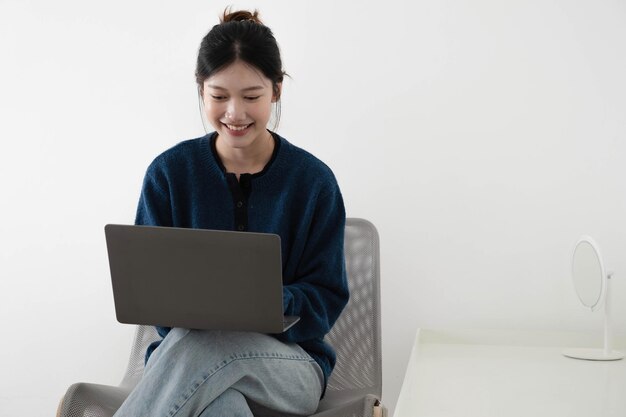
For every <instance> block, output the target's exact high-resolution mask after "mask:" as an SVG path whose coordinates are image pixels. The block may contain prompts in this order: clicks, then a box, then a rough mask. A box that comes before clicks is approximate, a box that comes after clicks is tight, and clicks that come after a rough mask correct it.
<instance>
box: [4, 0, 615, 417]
mask: <svg viewBox="0 0 626 417" xmlns="http://www.w3.org/2000/svg"><path fill="white" fill-rule="evenodd" d="M226 4H227V3H222V2H208V1H185V2H157V3H155V2H148V1H133V2H122V1H112V2H82V1H70V0H60V1H56V2H45V1H30V2H27V1H22V0H15V1H11V0H1V1H0V51H2V58H1V65H0V118H1V122H0V140H1V141H2V142H1V144H2V146H1V148H0V149H1V151H0V193H1V194H0V195H1V198H2V202H1V204H0V210H1V211H0V219H1V221H0V278H1V279H0V318H1V320H2V328H3V332H2V334H1V336H0V414H1V415H22V416H39V415H52V414H53V413H54V410H55V408H56V405H57V402H58V400H59V398H60V397H61V395H62V394H63V393H64V391H65V389H66V388H67V386H69V385H70V384H71V383H73V382H76V381H90V382H97V383H103V384H117V383H118V382H119V380H120V378H121V376H122V374H123V371H124V367H125V363H126V359H127V355H128V349H129V345H130V338H131V333H132V329H131V327H130V326H125V325H121V324H118V323H117V322H116V321H115V315H114V309H113V300H112V294H111V289H110V283H109V276H108V269H107V268H108V266H107V260H106V250H105V245H104V234H103V226H104V224H105V223H109V222H119V223H131V222H132V221H133V219H134V210H135V205H136V203H137V199H138V195H139V189H140V185H141V180H142V176H143V173H144V170H145V168H146V167H147V165H148V163H149V162H150V161H151V160H152V158H153V157H154V156H156V155H157V154H158V153H159V152H161V151H163V150H164V149H166V148H167V147H169V146H172V145H173V144H175V143H177V142H178V141H181V140H183V139H188V138H193V137H197V136H200V135H202V134H203V130H202V125H201V122H200V118H199V116H198V108H197V101H196V95H195V94H196V93H195V85H194V77H193V72H194V63H195V55H196V52H197V48H198V45H199V42H200V40H201V38H202V36H204V34H205V33H206V32H207V31H208V30H209V29H210V27H211V26H212V25H213V24H215V23H217V15H218V13H219V12H220V11H221V10H222V9H223V8H224V6H225V5H226ZM362 4H363V3H362V2H356V1H355V2H337V1H332V2H331V1H326V0H324V1H320V0H317V1H307V2H292V1H276V0H273V1H261V0H259V1H257V2H245V3H244V2H242V3H237V4H235V6H237V7H258V8H259V9H260V11H261V16H262V18H264V19H265V21H266V23H267V24H268V25H269V26H270V27H272V29H273V30H274V33H275V35H276V37H277V39H278V41H279V43H280V46H281V50H282V52H283V57H284V64H285V68H286V70H287V72H288V73H289V74H291V76H292V77H293V79H287V81H286V82H285V88H284V96H283V116H282V123H281V126H280V127H279V129H278V132H279V133H281V134H282V135H284V136H285V137H287V138H288V139H290V140H291V141H292V142H294V143H296V144H298V145H300V146H302V147H304V148H306V149H308V150H310V151H312V152H313V153H314V154H316V155H318V156H319V157H320V158H322V159H323V160H325V161H326V162H327V163H328V164H329V165H330V166H331V167H332V168H333V169H334V171H335V173H336V174H337V177H338V179H339V181H340V185H341V187H342V190H343V193H344V197H345V201H346V206H347V211H348V215H349V216H353V217H365V218H368V219H370V220H371V221H373V222H374V223H375V224H376V225H377V226H378V228H379V231H380V236H381V250H382V273H383V277H382V280H383V281H382V290H383V300H382V302H383V340H384V346H383V347H384V385H385V388H384V392H383V396H384V400H385V403H386V404H387V405H388V407H389V408H390V410H391V411H392V410H393V407H394V404H395V401H396V398H397V395H398V392H399V389H400V384H401V381H402V377H403V373H404V370H403V369H404V366H405V364H406V361H407V359H408V353H409V349H410V345H411V342H412V339H413V335H414V331H415V329H416V328H417V327H420V326H421V327H481V328H516V329H563V330H584V331H590V332H591V331H593V332H597V333H599V329H600V323H601V316H600V315H599V314H593V315H592V314H590V313H588V312H587V311H586V310H584V309H583V308H582V307H580V306H579V305H578V304H577V300H576V296H575V294H574V292H573V290H572V288H571V285H570V281H569V277H568V265H569V255H570V251H571V249H572V245H573V243H574V242H575V240H576V239H577V238H578V236H579V235H580V234H582V233H589V234H592V235H593V236H595V238H596V239H597V240H598V241H599V243H600V244H601V246H602V249H603V251H604V255H605V258H606V263H607V264H608V265H609V266H610V267H611V268H612V269H613V270H614V271H615V273H616V275H615V280H614V300H615V303H614V304H615V316H616V317H615V326H616V328H617V330H618V331H620V332H622V333H623V332H625V331H626V258H625V257H624V254H625V251H626V233H625V232H626V224H625V222H624V216H625V215H626V165H625V164H624V156H625V155H626V118H625V117H624V115H625V114H626V81H625V77H624V75H623V74H626V54H624V51H625V50H626V26H625V25H624V24H623V23H624V22H625V21H626V5H625V4H624V3H623V2H622V1H619V0H615V1H608V0H603V1H591V0H588V1H571V0H556V1H552V2H545V1H541V0H533V1H521V0H520V1H508V2H502V1H488V0H471V1H469V0H466V1H463V0H448V1H440V2H409V1H406V2H403V1H399V0H394V1H386V2H384V3H381V4H380V5H376V6H368V7H364V6H363V5H362ZM599 342H600V340H599Z"/></svg>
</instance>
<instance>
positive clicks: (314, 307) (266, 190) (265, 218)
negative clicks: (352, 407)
mask: <svg viewBox="0 0 626 417" xmlns="http://www.w3.org/2000/svg"><path fill="white" fill-rule="evenodd" d="M270 133H272V136H273V137H274V140H275V143H276V146H275V149H274V154H273V156H272V159H271V161H270V162H269V163H268V165H267V166H266V167H265V169H264V170H263V171H262V172H261V173H257V174H253V175H247V174H243V175H242V176H241V179H240V181H239V183H241V184H244V183H245V185H244V187H245V188H246V190H245V193H243V194H241V193H239V191H238V190H237V189H236V187H238V186H240V184H239V183H237V182H236V180H235V181H233V179H234V174H230V173H228V174H227V173H226V172H225V170H224V166H223V165H222V163H221V161H220V160H219V157H218V156H217V152H216V151H215V138H216V136H217V134H216V132H212V133H209V134H207V135H206V136H203V137H201V138H197V139H191V140H187V141H184V142H181V143H179V144H178V145H176V146H174V147H172V148H170V149H168V150H167V151H165V152H163V153H162V154H161V155H159V156H157V157H156V158H155V159H154V161H153V162H152V163H151V164H150V166H149V167H148V170H147V172H146V175H145V178H144V182H143V187H142V190H141V196H140V199H139V205H138V208H137V216H136V219H135V224H139V225H152V226H169V227H186V228H198V229H217V230H247V231H251V232H265V233H275V234H278V235H279V236H280V238H281V245H282V248H281V249H282V262H283V284H284V287H283V288H284V290H283V304H284V311H285V314H286V315H295V316H300V317H301V319H300V321H299V322H298V323H297V324H296V325H294V326H293V327H292V328H291V329H289V330H288V331H286V332H285V333H282V334H279V335H274V336H275V337H276V338H278V339H279V340H281V341H284V342H287V343H290V342H295V343H298V344H299V345H300V346H301V347H302V348H303V349H304V350H306V351H307V352H308V353H309V354H310V355H311V357H312V358H313V359H314V360H315V361H316V362H317V363H318V364H319V365H320V367H321V369H322V371H323V372H324V376H325V380H326V381H327V380H328V376H329V375H330V373H331V372H332V369H333V367H334V365H335V361H336V356H335V352H334V351H333V349H332V348H331V347H330V346H329V345H328V344H327V343H326V342H324V340H323V338H324V335H326V334H327V333H328V332H329V331H330V329H331V327H332V326H333V324H334V323H335V321H336V320H337V318H338V317H339V314H340V313H341V311H342V310H343V308H344V307H345V305H346V304H347V302H348V296H349V295H348V285H347V280H346V271H345V263H344V256H343V242H344V227H345V209H344V204H343V199H342V196H341V192H340V190H339V186H338V185H337V181H336V179H335V177H334V175H333V173H332V171H331V170H330V168H328V167H327V166H326V165H325V164H324V163H323V162H321V161H320V160H319V159H317V158H316V157H314V156H313V155H311V154H310V153H308V152H306V151H304V150H302V149H300V148H298V147H296V146H294V145H292V144H291V143H289V142H288V141H287V140H286V139H285V138H283V137H281V136H280V135H278V134H276V133H274V132H270ZM236 194H239V195H236ZM241 200H243V205H244V207H243V210H242V203H241V202H240V201H241ZM157 330H158V332H159V335H160V336H161V337H165V335H166V334H167V333H168V332H169V330H170V329H169V328H166V327H158V328H157ZM160 342H161V341H158V342H155V343H153V344H152V345H151V346H150V347H149V348H148V351H147V352H146V361H147V360H148V358H149V356H150V354H151V353H152V352H153V351H154V349H156V348H157V346H158V344H159V343H160Z"/></svg>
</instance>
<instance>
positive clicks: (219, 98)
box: [211, 95, 225, 100]
mask: <svg viewBox="0 0 626 417" xmlns="http://www.w3.org/2000/svg"><path fill="white" fill-rule="evenodd" d="M211 97H212V98H213V99H214V100H223V99H224V98H225V97H224V96H214V95H211Z"/></svg>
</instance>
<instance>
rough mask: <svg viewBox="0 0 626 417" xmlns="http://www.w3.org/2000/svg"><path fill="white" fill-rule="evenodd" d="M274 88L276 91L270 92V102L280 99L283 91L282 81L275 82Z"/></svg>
mask: <svg viewBox="0 0 626 417" xmlns="http://www.w3.org/2000/svg"><path fill="white" fill-rule="evenodd" d="M276 90H277V92H274V93H273V94H272V103H276V102H277V101H278V100H280V95H281V94H282V92H283V83H282V82H279V83H276Z"/></svg>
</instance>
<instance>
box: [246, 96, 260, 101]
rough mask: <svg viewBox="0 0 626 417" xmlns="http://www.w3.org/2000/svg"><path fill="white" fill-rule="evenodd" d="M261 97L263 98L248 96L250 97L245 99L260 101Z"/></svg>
mask: <svg viewBox="0 0 626 417" xmlns="http://www.w3.org/2000/svg"><path fill="white" fill-rule="evenodd" d="M259 97H261V96H254V97H250V96H248V97H245V98H246V100H256V99H258V98H259Z"/></svg>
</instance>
